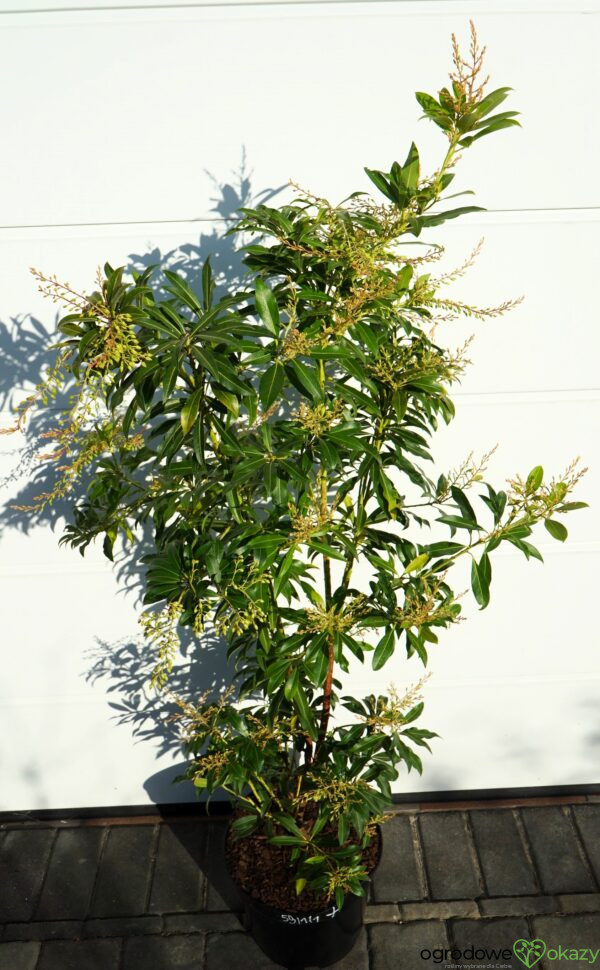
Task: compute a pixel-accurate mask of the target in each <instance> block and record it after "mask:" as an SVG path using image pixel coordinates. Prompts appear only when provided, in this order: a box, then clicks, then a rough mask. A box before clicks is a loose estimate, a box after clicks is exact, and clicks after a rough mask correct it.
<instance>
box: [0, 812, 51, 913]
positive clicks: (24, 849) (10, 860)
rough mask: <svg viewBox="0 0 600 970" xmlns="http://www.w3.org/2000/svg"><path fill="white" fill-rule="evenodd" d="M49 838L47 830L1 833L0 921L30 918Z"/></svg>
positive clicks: (40, 883) (49, 845)
mask: <svg viewBox="0 0 600 970" xmlns="http://www.w3.org/2000/svg"><path fill="white" fill-rule="evenodd" d="M53 840H54V831H53V830H51V829H40V830H38V831H36V830H31V829H27V830H18V829H15V830H12V831H9V832H7V833H6V834H5V836H4V839H3V841H2V845H1V847H0V922H3V921H4V920H7V921H8V920H26V919H31V917H32V915H33V911H34V908H35V904H36V902H37V897H38V895H39V891H40V888H41V885H42V881H43V878H44V873H45V871H46V865H47V863H48V859H49V857H50V849H51V847H52V842H53Z"/></svg>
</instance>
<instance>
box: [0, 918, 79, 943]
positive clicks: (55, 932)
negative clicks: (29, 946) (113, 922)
mask: <svg viewBox="0 0 600 970" xmlns="http://www.w3.org/2000/svg"><path fill="white" fill-rule="evenodd" d="M82 933H83V922H82V921H81V920H80V919H61V920H55V921H54V920H53V921H50V922H47V921H44V920H39V921H38V920H36V921H34V922H32V923H9V924H8V925H7V927H6V928H5V930H4V937H3V939H5V940H40V941H43V940H74V939H78V938H79V937H80V936H81V934H82Z"/></svg>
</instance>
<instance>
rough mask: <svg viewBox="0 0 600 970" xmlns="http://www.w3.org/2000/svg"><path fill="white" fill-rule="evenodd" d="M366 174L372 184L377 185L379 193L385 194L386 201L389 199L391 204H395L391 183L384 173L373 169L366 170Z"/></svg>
mask: <svg viewBox="0 0 600 970" xmlns="http://www.w3.org/2000/svg"><path fill="white" fill-rule="evenodd" d="M365 172H366V173H367V175H368V176H369V178H370V179H371V182H372V183H373V185H376V186H377V188H378V189H379V191H380V192H383V194H384V195H385V197H386V199H389V200H390V202H393V201H394V196H393V193H392V189H391V186H390V183H389V182H388V180H387V178H386V177H385V175H384V174H383V172H379V171H378V170H377V169H372V168H365Z"/></svg>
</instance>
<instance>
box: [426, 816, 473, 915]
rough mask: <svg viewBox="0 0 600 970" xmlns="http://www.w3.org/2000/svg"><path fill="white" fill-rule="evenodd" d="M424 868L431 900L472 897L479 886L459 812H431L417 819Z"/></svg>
mask: <svg viewBox="0 0 600 970" xmlns="http://www.w3.org/2000/svg"><path fill="white" fill-rule="evenodd" d="M419 824H420V828H421V838H422V842H423V851H424V856H425V868H426V870H427V875H428V878H429V885H430V888H431V895H432V897H433V898H434V899H475V898H476V897H478V896H480V895H481V890H482V887H481V886H480V882H479V874H478V872H477V869H476V867H475V861H474V847H473V844H472V841H471V836H470V833H469V832H468V831H467V828H466V825H465V821H464V819H463V817H462V815H461V814H460V813H459V812H430V813H425V814H424V815H422V816H421V817H420V819H419Z"/></svg>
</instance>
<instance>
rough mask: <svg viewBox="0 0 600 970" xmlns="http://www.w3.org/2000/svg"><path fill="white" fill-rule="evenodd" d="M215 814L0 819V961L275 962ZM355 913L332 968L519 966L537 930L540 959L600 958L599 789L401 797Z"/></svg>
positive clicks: (217, 967)
mask: <svg viewBox="0 0 600 970" xmlns="http://www.w3.org/2000/svg"><path fill="white" fill-rule="evenodd" d="M225 825H226V820H224V819H216V820H206V819H203V818H202V817H199V816H198V817H187V818H181V817H179V818H163V819H161V818H158V817H154V816H152V817H139V818H135V819H131V818H129V819H114V818H112V819H111V818H104V819H84V820H72V819H71V820H67V821H56V822H54V821H53V822H39V821H38V822H36V821H30V820H27V821H9V822H6V823H4V824H0V970H237V968H244V970H269V968H272V967H275V964H273V963H272V962H271V961H270V960H268V959H267V958H266V957H265V956H263V954H262V953H261V951H260V950H259V949H258V948H257V946H256V945H255V944H254V942H253V940H252V939H251V938H250V937H249V936H248V935H247V934H246V933H244V931H243V928H242V925H241V923H240V920H239V919H238V917H237V915H236V909H237V903H236V897H235V891H234V890H233V887H232V886H231V884H230V883H229V881H228V879H227V876H226V874H225V872H224V869H223V862H222V858H223V857H222V847H223V837H224V832H225ZM365 923H366V925H365V928H364V930H363V932H362V936H361V939H360V941H359V944H358V946H357V947H356V949H355V950H354V951H353V952H352V954H351V955H350V956H348V957H347V958H346V959H345V960H343V961H342V962H341V963H340V964H338V965H337V967H338V970H340V968H342V970H419V968H427V967H429V968H435V967H437V966H442V967H445V966H455V967H467V966H471V967H481V966H484V967H494V968H495V967H506V968H507V967H512V968H522V967H523V965H524V964H523V963H522V962H521V961H520V960H519V959H517V957H515V955H514V954H513V952H512V946H513V943H514V942H515V941H517V940H519V939H523V940H533V939H536V938H537V939H541V940H543V941H544V943H545V945H546V951H545V955H544V956H543V957H542V958H541V960H539V962H536V963H535V966H536V968H539V970H551V968H558V967H560V968H563V967H565V968H569V970H575V968H580V967H589V966H591V965H593V964H594V963H595V964H596V965H597V966H598V967H600V797H598V796H587V797H586V796H576V797H573V798H570V799H568V798H567V799H565V798H563V799H548V798H546V799H527V800H525V799H522V800H517V801H512V802H508V801H505V802H494V803H492V802H477V803H464V804H462V805H457V804H456V803H454V804H446V805H429V806H423V805H415V806H403V807H401V808H400V809H398V811H397V812H396V813H395V814H394V816H393V818H392V820H391V821H390V822H388V823H387V824H386V825H385V826H384V851H383V857H382V861H381V864H380V866H379V869H378V870H377V872H376V874H375V876H374V879H373V884H372V887H371V890H370V899H369V904H368V907H367V910H366V920H365ZM469 948H471V950H469ZM441 950H447V951H448V953H447V954H446V955H445V956H441V957H440V953H439V952H438V951H441ZM485 950H487V951H488V952H487V954H486V955H485V956H484V955H483V952H484V951H485ZM491 950H495V951H500V952H499V953H498V952H497V953H496V955H495V956H494V955H490V954H491ZM502 950H505V951H506V950H510V951H511V953H510V959H508V958H507V957H506V954H505V955H504V956H502V955H501V951H502ZM433 951H436V952H435V954H434V952H433ZM459 951H460V955H459ZM465 951H466V953H465ZM471 951H472V952H471ZM423 953H425V954H427V953H430V954H431V956H430V957H427V956H425V957H423V956H422V954H423ZM478 954H479V955H478ZM594 954H595V956H594ZM436 961H437V962H436Z"/></svg>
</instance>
